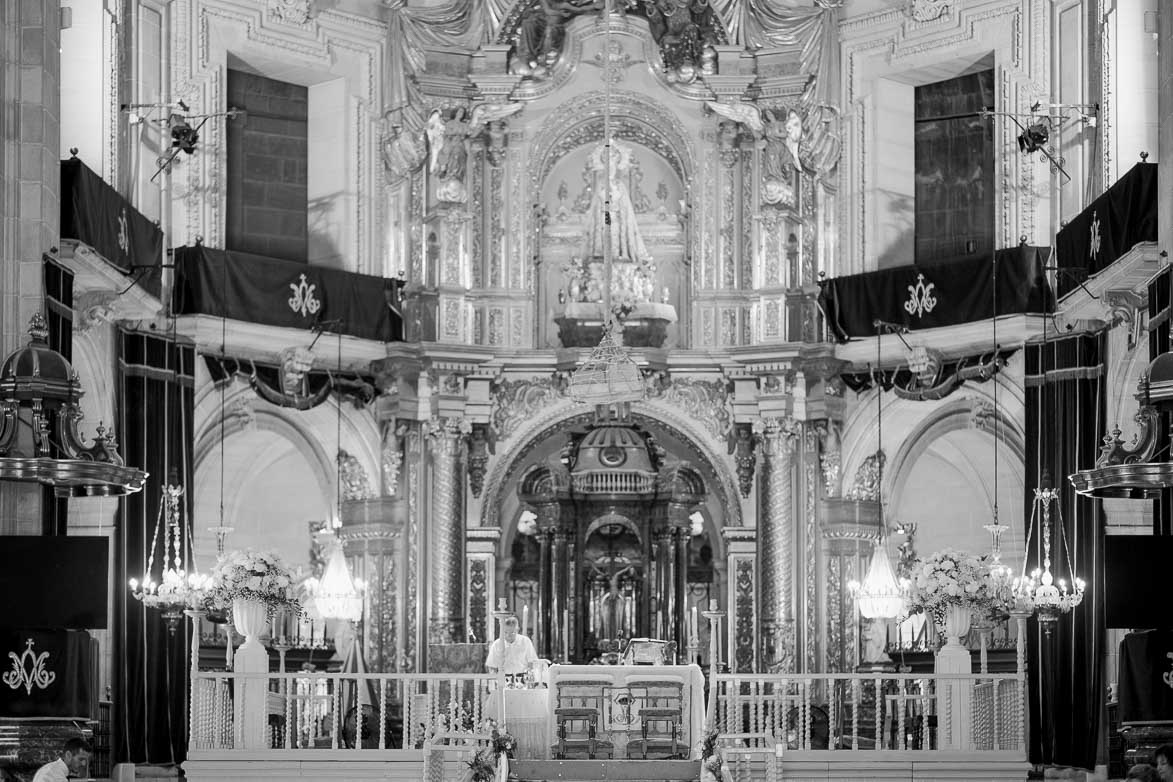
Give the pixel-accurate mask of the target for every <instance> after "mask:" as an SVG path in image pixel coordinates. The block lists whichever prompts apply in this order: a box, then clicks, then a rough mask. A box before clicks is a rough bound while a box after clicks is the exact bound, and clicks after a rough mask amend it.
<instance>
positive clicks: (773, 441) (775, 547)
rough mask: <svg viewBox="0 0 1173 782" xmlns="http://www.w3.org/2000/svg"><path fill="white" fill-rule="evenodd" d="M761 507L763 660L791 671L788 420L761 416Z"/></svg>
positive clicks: (791, 541)
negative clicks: (762, 495) (762, 489)
mask: <svg viewBox="0 0 1173 782" xmlns="http://www.w3.org/2000/svg"><path fill="white" fill-rule="evenodd" d="M760 437H761V442H762V450H763V453H764V454H765V461H764V463H763V465H762V467H763V470H762V480H763V482H764V484H763V485H764V507H763V509H762V511H763V512H762V515H761V517H760V520H759V522H758V523H759V525H760V531H759V534H758V559H759V562H760V568H761V571H760V572H761V575H760V583H761V593H760V594H761V614H760V617H761V627H762V647H763V655H762V661H763V662H764V663H765V664H766V665H769V666H772V667H775V666H776V667H780V668H781V669H782V670H784V671H791V670H794V662H795V649H794V614H793V604H794V603H793V601H794V584H793V580H794V570H793V560H794V509H793V507H792V498H793V497H792V495H793V491H794V477H793V467H794V465H793V455H794V431H793V421H791V420H790V419H788V418H787V419H779V418H766V419H764V420H763V422H762V427H761V432H760Z"/></svg>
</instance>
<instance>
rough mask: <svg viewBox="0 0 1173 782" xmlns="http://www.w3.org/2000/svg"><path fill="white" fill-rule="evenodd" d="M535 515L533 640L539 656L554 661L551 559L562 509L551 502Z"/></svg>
mask: <svg viewBox="0 0 1173 782" xmlns="http://www.w3.org/2000/svg"><path fill="white" fill-rule="evenodd" d="M535 513H536V514H537V516H538V520H537V528H538V605H537V612H536V613H535V614H534V635H535V637H534V638H533V639H532V640H533V642H534V647H535V648H536V649H537V651H538V654H539V655H541V656H542V657H545V658H547V659H549V660H553V659H554V657H553V648H552V647H551V645H550V630H551V624H552V623H551V621H550V616H551V611H550V598H551V590H550V584H551V581H550V564H551V562H550V558H551V550H552V548H553V544H554V528H555V527H556V526H557V524H558V517H559V515H560V509H559V507H558V503H556V502H550V503H545V504H543V505H541V506H538V507H537V508H535Z"/></svg>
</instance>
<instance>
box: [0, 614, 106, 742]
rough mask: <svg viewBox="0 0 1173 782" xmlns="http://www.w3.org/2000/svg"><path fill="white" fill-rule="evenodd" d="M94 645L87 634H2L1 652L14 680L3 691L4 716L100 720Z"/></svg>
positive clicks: (7, 631) (0, 693)
mask: <svg viewBox="0 0 1173 782" xmlns="http://www.w3.org/2000/svg"><path fill="white" fill-rule="evenodd" d="M94 647H95V643H94V640H93V639H92V638H91V637H90V634H89V633H88V632H86V631H85V630H44V629H36V630H30V629H23V630H13V629H4V630H0V652H4V653H6V654H5V656H6V657H8V658H9V659H8V660H7V662H8V663H9V667H10V668H11V669H12V670H10V671H9V676H10V677H13V678H12V681H8V680H6V681H5V684H6V685H7V686H4V687H0V718H4V719H9V718H12V719H66V720H82V721H88V720H93V719H97V717H98V697H97V696H98V678H97V673H98V669H97V665H98V656H97V654H96V653H95V648H94ZM14 671H16V672H18V673H19V674H20V676H19V677H14V676H13V672H14Z"/></svg>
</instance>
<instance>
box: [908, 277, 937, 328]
mask: <svg viewBox="0 0 1173 782" xmlns="http://www.w3.org/2000/svg"><path fill="white" fill-rule="evenodd" d="M935 287H936V286H935V285H934V284H933V283H931V282H929V283H926V282H925V276H924V275H923V274H918V275H916V285H909V286H908V301H906V302H904V311H905V312H907V313H908V314H909V315H916V316H917V317H918V318H923V317H924V315H925V313H926V312H932V311H933V308H934V307H936V306H937V297H936V296H934V295H933V288H935Z"/></svg>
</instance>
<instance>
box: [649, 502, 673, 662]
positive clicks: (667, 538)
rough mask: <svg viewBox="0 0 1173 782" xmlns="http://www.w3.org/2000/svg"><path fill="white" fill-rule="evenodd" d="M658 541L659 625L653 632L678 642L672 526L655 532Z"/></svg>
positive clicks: (657, 590) (662, 527)
mask: <svg viewBox="0 0 1173 782" xmlns="http://www.w3.org/2000/svg"><path fill="white" fill-rule="evenodd" d="M653 535H654V536H655V541H656V575H657V578H656V593H657V595H658V598H659V599H658V601H657V604H656V608H657V609H658V610H657V611H656V616H657V625H656V627H655V628H653V632H654V633H655V634H656V636H657V637H659V638H663V639H666V640H678V639H677V632H676V629H677V627H676V604H677V599H676V590H675V585H676V532H675V530H674V529H673V528H672V526H671V525H670V524H664V525H663V526H660V527H658V528H657V529H656V530H654V532H653Z"/></svg>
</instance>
